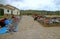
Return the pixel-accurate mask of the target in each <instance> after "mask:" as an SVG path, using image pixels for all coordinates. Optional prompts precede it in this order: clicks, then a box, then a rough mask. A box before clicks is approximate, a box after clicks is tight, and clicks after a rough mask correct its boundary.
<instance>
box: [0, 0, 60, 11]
mask: <svg viewBox="0 0 60 39" xmlns="http://www.w3.org/2000/svg"><path fill="white" fill-rule="evenodd" d="M0 3H1V4H10V5H12V6H15V7H17V8H19V9H22V10H31V9H32V10H48V11H56V10H60V0H0Z"/></svg>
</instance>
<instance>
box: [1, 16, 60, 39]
mask: <svg viewBox="0 0 60 39" xmlns="http://www.w3.org/2000/svg"><path fill="white" fill-rule="evenodd" d="M0 39H60V27H43V25H41V24H39V23H38V22H37V21H34V20H33V17H31V16H22V19H21V21H20V23H19V25H18V32H15V33H9V34H4V35H0Z"/></svg>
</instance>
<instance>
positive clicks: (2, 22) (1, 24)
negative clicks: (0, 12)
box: [0, 18, 6, 28]
mask: <svg viewBox="0 0 60 39" xmlns="http://www.w3.org/2000/svg"><path fill="white" fill-rule="evenodd" d="M5 20H6V18H4V19H2V20H0V28H2V27H5V25H6V24H5V23H4V21H5Z"/></svg>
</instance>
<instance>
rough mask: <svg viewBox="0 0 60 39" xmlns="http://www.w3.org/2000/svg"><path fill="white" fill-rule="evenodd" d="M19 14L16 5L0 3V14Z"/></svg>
mask: <svg viewBox="0 0 60 39" xmlns="http://www.w3.org/2000/svg"><path fill="white" fill-rule="evenodd" d="M6 14H8V15H11V14H14V15H20V10H19V9H18V8H16V7H13V6H11V5H2V4H0V15H6Z"/></svg>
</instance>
